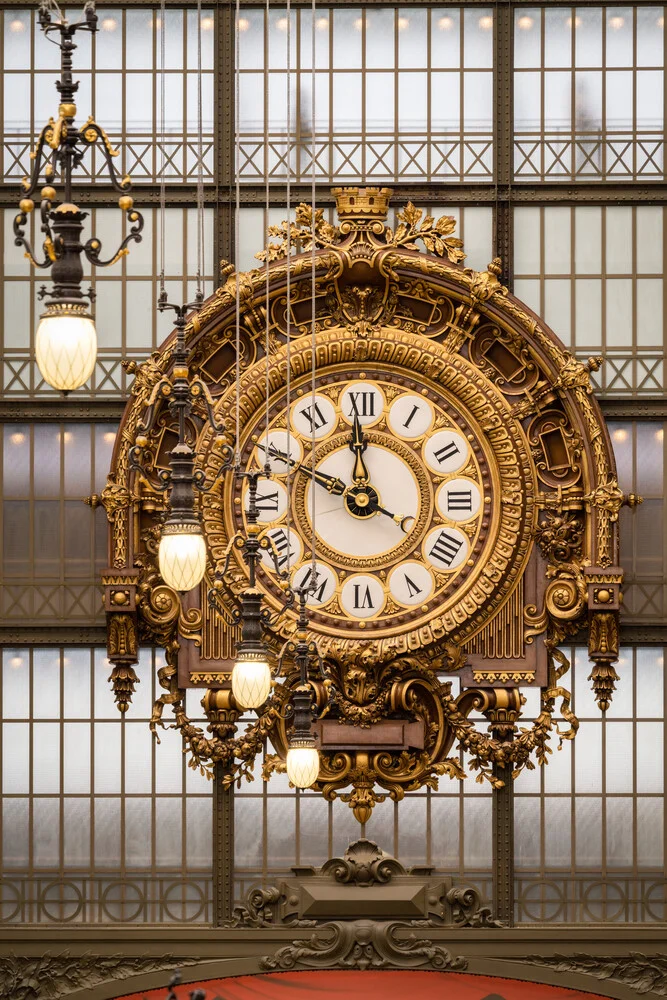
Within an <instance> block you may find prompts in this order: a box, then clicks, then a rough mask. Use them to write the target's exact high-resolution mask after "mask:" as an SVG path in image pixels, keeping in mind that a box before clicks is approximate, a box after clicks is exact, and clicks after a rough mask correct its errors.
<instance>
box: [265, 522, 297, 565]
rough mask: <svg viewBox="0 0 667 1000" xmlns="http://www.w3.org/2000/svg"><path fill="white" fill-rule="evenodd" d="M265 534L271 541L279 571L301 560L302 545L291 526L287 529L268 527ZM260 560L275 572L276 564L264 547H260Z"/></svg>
mask: <svg viewBox="0 0 667 1000" xmlns="http://www.w3.org/2000/svg"><path fill="white" fill-rule="evenodd" d="M266 534H267V536H268V537H269V538H270V539H271V541H272V542H273V548H274V551H275V553H276V558H277V561H278V569H279V570H280V572H283V571H284V570H286V569H290V568H291V567H292V566H294V565H295V564H296V563H298V562H300V561H301V556H302V554H303V545H302V543H301V539H300V538H299V536H298V535H297V533H296V531H292V530H291V528H290V530H289V531H288V530H287V528H270V529H269V531H267V532H266ZM262 562H263V564H264V565H265V566H266V568H267V569H269V570H271V571H272V572H274V573H275V571H276V564H275V562H274V561H273V557H272V555H271V554H270V552H269V551H267V550H266V549H262Z"/></svg>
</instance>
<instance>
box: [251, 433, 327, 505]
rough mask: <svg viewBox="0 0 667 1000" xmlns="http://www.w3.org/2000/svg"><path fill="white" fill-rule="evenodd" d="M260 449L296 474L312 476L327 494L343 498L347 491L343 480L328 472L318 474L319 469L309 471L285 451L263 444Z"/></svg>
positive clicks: (259, 446)
mask: <svg viewBox="0 0 667 1000" xmlns="http://www.w3.org/2000/svg"><path fill="white" fill-rule="evenodd" d="M257 447H258V448H261V450H262V451H263V452H265V453H266V454H267V455H268V456H269V458H278V459H280V461H281V462H284V463H285V465H289V466H290V468H292V469H294V470H295V471H296V472H298V471H301V472H305V473H306V475H307V476H310V478H311V479H313V480H314V481H315V482H316V483H317V484H318V486H324V488H325V489H326V490H327V492H329V493H332V494H333V495H334V496H336V497H342V495H343V493H344V492H345V490H346V489H347V486H346V484H345V483H344V482H343V480H342V479H338V477H337V476H330V475H329V474H328V473H326V472H318V470H317V469H315V471H313V470H312V469H309V468H308V466H307V465H302V464H301V462H297V461H296V459H295V458H290V456H289V455H288V454H287V452H285V451H279V449H278V448H276V446H275V445H273V444H270V445H269V447H268V448H265V447H264V445H263V444H258V445H257Z"/></svg>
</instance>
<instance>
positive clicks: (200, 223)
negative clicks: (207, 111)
mask: <svg viewBox="0 0 667 1000" xmlns="http://www.w3.org/2000/svg"><path fill="white" fill-rule="evenodd" d="M197 132H198V141H197V297H198V298H199V296H200V295H201V297H202V298H203V295H204V136H203V132H204V112H203V101H202V52H201V0H197Z"/></svg>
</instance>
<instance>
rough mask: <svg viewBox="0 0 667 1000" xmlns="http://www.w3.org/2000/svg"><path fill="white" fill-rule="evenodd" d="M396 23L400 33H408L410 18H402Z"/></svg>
mask: <svg viewBox="0 0 667 1000" xmlns="http://www.w3.org/2000/svg"><path fill="white" fill-rule="evenodd" d="M396 23H397V24H398V30H399V31H406V30H407V29H408V28H409V27H410V18H409V17H403V16H401V17H399V18H398V21H397V22H396Z"/></svg>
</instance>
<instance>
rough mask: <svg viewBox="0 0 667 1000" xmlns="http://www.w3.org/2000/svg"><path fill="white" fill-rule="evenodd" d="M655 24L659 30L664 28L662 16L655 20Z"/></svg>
mask: <svg viewBox="0 0 667 1000" xmlns="http://www.w3.org/2000/svg"><path fill="white" fill-rule="evenodd" d="M655 23H656V24H657V26H658V27H659V28H664V27H665V19H664V17H663V16H662V14H661V15H660V17H659V18H658V19H657V21H656V22H655Z"/></svg>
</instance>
